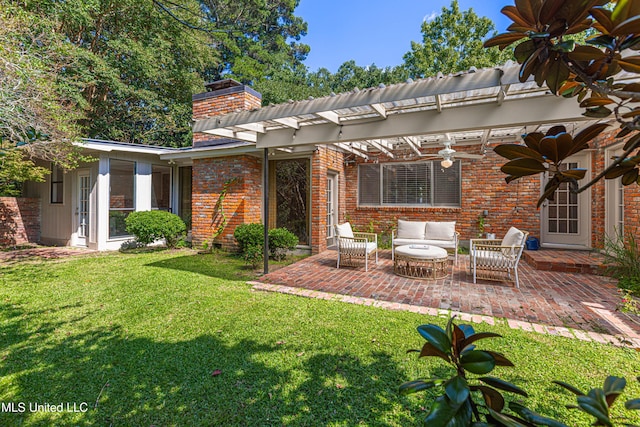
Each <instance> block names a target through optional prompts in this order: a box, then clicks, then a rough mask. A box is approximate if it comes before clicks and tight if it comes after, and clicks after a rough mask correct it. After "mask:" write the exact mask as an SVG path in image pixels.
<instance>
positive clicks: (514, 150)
mask: <svg viewBox="0 0 640 427" xmlns="http://www.w3.org/2000/svg"><path fill="white" fill-rule="evenodd" d="M493 151H494V152H496V153H497V154H498V155H500V156H502V157H504V158H505V159H509V160H514V159H522V158H529V159H535V160H537V161H539V162H544V157H542V154H540V153H539V152H537V151H536V150H532V149H531V148H529V147H525V146H524V145H519V144H501V145H498V146H497V147H495V148H494V149H493Z"/></svg>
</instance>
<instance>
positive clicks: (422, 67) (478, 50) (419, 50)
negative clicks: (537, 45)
mask: <svg viewBox="0 0 640 427" xmlns="http://www.w3.org/2000/svg"><path fill="white" fill-rule="evenodd" d="M494 29H495V26H494V24H493V22H492V21H491V20H490V19H489V18H486V17H478V15H476V14H475V12H474V11H473V9H469V10H466V11H464V12H461V11H460V7H459V6H458V1H457V0H453V1H452V2H451V6H450V7H449V9H447V8H442V13H441V14H440V15H438V16H437V17H436V18H435V19H433V20H432V21H424V22H423V23H422V43H419V42H411V50H410V51H409V52H407V53H406V54H405V55H404V60H405V67H406V68H407V70H408V71H409V74H410V75H411V76H412V77H429V76H435V75H436V74H437V73H439V72H440V73H443V74H449V73H453V72H457V71H462V70H468V69H469V68H471V67H472V66H473V67H476V68H483V67H491V66H494V65H498V64H503V63H504V62H506V61H507V60H509V59H511V55H510V54H509V53H508V52H502V51H500V50H498V49H495V48H494V49H483V46H482V42H483V40H484V39H485V38H486V37H487V36H488V35H490V33H493V34H495V31H494Z"/></svg>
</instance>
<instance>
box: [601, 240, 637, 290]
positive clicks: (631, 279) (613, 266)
mask: <svg viewBox="0 0 640 427" xmlns="http://www.w3.org/2000/svg"><path fill="white" fill-rule="evenodd" d="M638 243H639V242H638V241H637V240H636V238H635V236H634V234H633V233H632V232H631V231H629V230H628V231H627V232H626V233H625V232H624V231H623V230H617V231H616V234H615V236H614V237H613V238H610V237H608V236H605V242H604V247H605V252H604V256H605V264H606V265H607V267H606V270H607V273H608V274H610V275H611V276H612V277H615V278H616V279H618V287H619V288H620V289H625V290H628V291H630V292H631V293H632V294H634V295H635V296H640V247H639V246H638Z"/></svg>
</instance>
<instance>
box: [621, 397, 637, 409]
mask: <svg viewBox="0 0 640 427" xmlns="http://www.w3.org/2000/svg"><path fill="white" fill-rule="evenodd" d="M624 407H625V408H627V409H640V399H630V400H627V401H626V402H625V403H624Z"/></svg>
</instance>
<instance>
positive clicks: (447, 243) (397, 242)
mask: <svg viewBox="0 0 640 427" xmlns="http://www.w3.org/2000/svg"><path fill="white" fill-rule="evenodd" d="M402 245H429V246H437V247H439V248H445V249H455V247H456V242H455V240H427V239H393V246H402Z"/></svg>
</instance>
